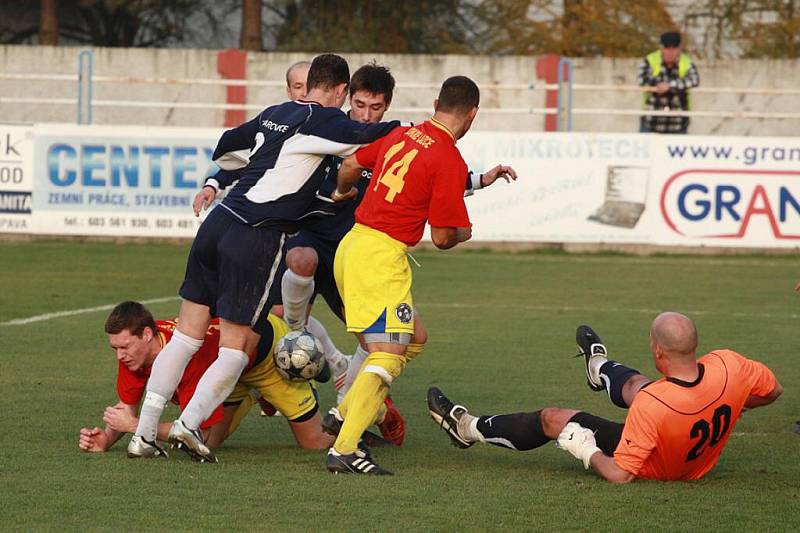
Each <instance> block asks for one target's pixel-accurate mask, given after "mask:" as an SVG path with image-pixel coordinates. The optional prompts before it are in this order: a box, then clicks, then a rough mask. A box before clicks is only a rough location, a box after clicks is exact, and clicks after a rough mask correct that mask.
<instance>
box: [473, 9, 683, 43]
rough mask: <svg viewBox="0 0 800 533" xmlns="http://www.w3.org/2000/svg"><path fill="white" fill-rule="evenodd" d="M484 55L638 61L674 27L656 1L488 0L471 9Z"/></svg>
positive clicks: (667, 14) (666, 13)
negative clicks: (618, 57)
mask: <svg viewBox="0 0 800 533" xmlns="http://www.w3.org/2000/svg"><path fill="white" fill-rule="evenodd" d="M473 17H474V18H475V20H476V21H479V23H480V24H481V28H482V31H481V34H480V36H479V39H478V42H479V43H481V48H482V51H484V52H487V53H496V54H509V53H510V54H541V53H557V54H562V55H565V56H571V57H592V56H639V55H641V54H642V53H645V52H647V51H649V50H651V49H652V48H653V47H654V46H657V44H658V36H659V35H660V34H661V32H663V31H665V30H667V29H672V28H675V23H674V22H673V20H672V18H671V17H670V15H669V13H668V12H667V10H666V9H665V8H664V7H663V5H662V4H661V3H660V2H655V1H653V2H632V1H628V0H486V1H484V2H480V3H479V4H477V5H476V6H475V8H474V13H473Z"/></svg>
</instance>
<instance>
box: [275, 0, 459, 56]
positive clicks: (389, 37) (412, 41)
mask: <svg viewBox="0 0 800 533" xmlns="http://www.w3.org/2000/svg"><path fill="white" fill-rule="evenodd" d="M465 3H466V2H464V0H417V1H415V2H376V1H370V0H272V1H269V0H268V1H267V2H266V5H267V7H268V9H269V10H270V11H271V12H272V13H273V15H274V17H275V18H276V19H277V23H276V24H275V25H274V27H273V28H272V30H273V31H274V33H275V41H276V48H277V49H278V50H297V51H300V50H302V51H315V50H336V51H340V52H366V51H369V52H384V53H428V54H437V53H466V52H469V51H471V48H470V46H469V45H468V43H467V41H468V39H469V33H468V24H467V21H466V20H465V18H464V16H463V13H462V11H463V9H462V7H463V4H465Z"/></svg>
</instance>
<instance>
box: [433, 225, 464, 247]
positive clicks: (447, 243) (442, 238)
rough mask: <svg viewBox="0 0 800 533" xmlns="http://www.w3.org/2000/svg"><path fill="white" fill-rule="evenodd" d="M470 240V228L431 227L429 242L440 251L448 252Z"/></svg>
mask: <svg viewBox="0 0 800 533" xmlns="http://www.w3.org/2000/svg"><path fill="white" fill-rule="evenodd" d="M471 238H472V228H449V227H437V226H431V240H432V241H433V245H434V246H436V247H437V248H439V249H440V250H449V249H450V248H452V247H454V246H455V245H457V244H459V243H462V242H466V241H468V240H470V239H471Z"/></svg>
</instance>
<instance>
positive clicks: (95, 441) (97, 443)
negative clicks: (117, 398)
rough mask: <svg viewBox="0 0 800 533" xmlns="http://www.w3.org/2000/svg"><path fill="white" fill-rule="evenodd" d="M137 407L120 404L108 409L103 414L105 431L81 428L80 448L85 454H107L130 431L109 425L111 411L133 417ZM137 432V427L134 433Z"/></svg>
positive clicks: (134, 428)
mask: <svg viewBox="0 0 800 533" xmlns="http://www.w3.org/2000/svg"><path fill="white" fill-rule="evenodd" d="M136 407H137V406H135V405H128V404H126V403H123V402H119V403H117V404H116V405H113V406H108V407H106V410H105V411H104V412H103V421H104V422H105V423H106V427H105V429H101V428H98V427H94V428H81V431H80V436H79V438H78V447H79V448H80V449H81V450H83V451H84V452H95V453H97V452H105V451H107V450H108V449H109V448H111V447H112V446H113V445H114V443H116V442H117V441H118V440H119V439H121V438H122V436H123V435H125V433H127V432H128V429H123V428H119V427H114V426H112V425H111V424H109V423H108V421H107V417H108V413H109V411H110V410H111V411H119V412H120V413H129V415H128V416H130V417H133V416H134V414H133V413H134V412H135V410H136ZM135 430H136V425H135V424H134V426H133V431H135Z"/></svg>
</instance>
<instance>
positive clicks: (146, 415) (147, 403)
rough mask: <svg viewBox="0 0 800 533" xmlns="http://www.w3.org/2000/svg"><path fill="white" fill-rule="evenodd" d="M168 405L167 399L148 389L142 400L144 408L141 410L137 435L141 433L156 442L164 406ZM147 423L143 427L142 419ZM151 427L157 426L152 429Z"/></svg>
mask: <svg viewBox="0 0 800 533" xmlns="http://www.w3.org/2000/svg"><path fill="white" fill-rule="evenodd" d="M165 405H167V399H166V398H164V397H163V396H161V395H160V394H157V393H155V392H152V391H148V392H147V393H146V394H145V395H144V400H143V401H142V408H141V409H140V410H139V425H137V426H136V435H141V436H142V437H144V438H145V439H147V440H148V441H150V442H155V440H156V436H157V433H158V421H159V419H160V418H161V413H163V412H164V406H165ZM143 420H144V421H145V422H146V424H145V425H144V427H143V424H142V421H143ZM150 428H155V429H154V430H152V431H151V430H150Z"/></svg>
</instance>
